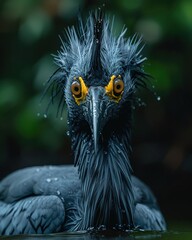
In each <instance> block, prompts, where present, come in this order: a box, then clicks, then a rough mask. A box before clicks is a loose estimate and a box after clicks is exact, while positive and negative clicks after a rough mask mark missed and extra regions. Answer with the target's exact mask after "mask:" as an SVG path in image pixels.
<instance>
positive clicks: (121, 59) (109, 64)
mask: <svg viewBox="0 0 192 240" xmlns="http://www.w3.org/2000/svg"><path fill="white" fill-rule="evenodd" d="M113 21H114V19H113V20H111V19H110V18H108V17H106V16H104V14H103V13H102V11H101V10H99V11H98V12H96V13H91V14H90V15H89V17H88V19H87V21H86V23H85V24H83V21H82V19H81V18H80V19H79V27H78V28H77V29H75V27H74V26H72V27H71V28H68V29H67V30H66V37H67V41H66V42H64V41H63V40H62V38H60V39H61V48H60V50H59V51H58V52H57V55H53V56H54V60H55V63H56V65H57V66H58V67H59V68H58V69H57V71H55V73H54V74H53V75H52V76H51V77H50V79H49V80H48V82H47V88H46V90H45V92H46V91H48V90H49V89H51V88H52V90H51V94H52V97H51V100H50V102H49V104H48V107H47V111H48V109H49V106H50V105H51V103H52V102H53V100H54V99H55V98H56V97H57V96H58V95H59V96H60V101H59V105H58V111H57V115H60V116H62V112H63V106H64V101H65V99H64V89H65V86H66V82H67V81H69V80H70V79H73V77H74V76H83V77H84V78H85V79H87V81H88V82H90V81H89V77H88V76H91V77H97V76H96V75H98V76H99V77H97V78H98V79H99V81H100V82H99V83H98V84H102V83H103V82H105V84H107V83H108V81H109V79H110V76H111V75H113V74H114V75H116V74H121V75H125V76H128V77H127V78H126V77H125V78H124V81H127V83H128V84H129V88H128V89H132V90H134V89H135V88H137V87H140V86H141V87H146V79H147V78H148V77H149V75H148V74H146V73H145V72H144V70H143V62H144V61H145V60H146V58H145V57H142V55H141V51H142V49H143V46H141V43H142V38H141V37H138V35H134V36H133V37H132V38H128V39H126V38H125V34H126V32H127V29H126V28H123V29H122V31H121V33H120V34H119V36H117V37H115V36H114V35H113ZM140 46H141V47H140Z"/></svg>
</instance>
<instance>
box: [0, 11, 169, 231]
mask: <svg viewBox="0 0 192 240" xmlns="http://www.w3.org/2000/svg"><path fill="white" fill-rule="evenodd" d="M112 29H113V22H112V24H111V20H110V19H108V18H106V17H104V16H103V14H102V13H101V12H98V13H96V14H91V15H90V16H89V18H88V20H87V22H86V24H85V26H84V24H83V22H82V21H81V20H80V23H79V28H78V30H75V28H74V27H72V28H69V29H68V30H67V32H66V33H67V40H68V41H67V43H66V42H63V41H62V46H61V49H60V51H58V54H57V55H55V56H54V59H55V62H56V64H57V65H58V69H57V71H56V72H55V73H54V74H53V75H52V76H51V78H50V79H49V81H48V85H47V89H46V92H47V91H48V90H49V89H51V94H52V98H51V101H50V103H49V104H48V107H49V105H50V104H51V103H53V101H54V99H55V98H56V97H57V96H58V95H59V96H60V100H59V105H58V114H62V110H63V106H64V103H65V102H66V104H67V108H68V121H69V132H70V137H71V142H72V149H73V152H74V162H75V166H76V167H64V166H62V167H40V168H29V169H24V170H20V171H18V172H16V173H13V174H11V175H10V176H8V177H7V178H5V179H4V180H3V181H2V182H1V183H0V234H18V233H48V232H59V231H63V230H67V231H72V230H86V229H89V228H90V227H95V228H97V227H99V226H100V225H105V226H106V227H107V228H114V227H116V228H124V229H134V228H135V227H138V228H142V229H147V230H164V229H165V228H166V225H165V222H164V219H163V216H162V214H161V212H160V211H159V208H158V206H157V203H156V200H155V198H154V196H153V194H152V193H151V191H150V190H149V189H148V187H147V186H146V185H144V184H143V183H142V182H140V181H139V180H138V179H137V178H135V177H133V176H132V169H131V166H130V157H131V143H130V142H131V122H132V117H131V116H132V104H133V96H134V92H135V90H136V89H137V87H139V86H144V87H145V85H146V84H145V79H146V78H147V74H146V73H145V72H144V70H143V62H144V61H145V59H146V58H144V57H142V55H141V50H142V47H140V44H141V39H140V38H139V39H138V38H137V37H136V36H134V37H133V38H131V39H128V40H127V39H126V38H125V33H126V29H123V30H122V32H121V33H120V34H119V36H117V37H114V36H113V34H112ZM112 75H117V76H118V75H121V78H122V79H123V82H124V90H123V93H122V96H121V99H120V101H119V102H118V103H117V102H115V101H113V100H112V99H110V98H109V96H108V95H107V94H106V92H105V86H106V85H108V83H109V80H110V78H111V76H112ZM78 77H82V78H83V79H84V82H85V84H86V86H87V87H88V89H89V90H88V94H87V95H86V99H85V100H84V101H83V102H82V103H81V104H79V105H78V104H76V103H75V101H74V96H73V94H72V93H71V84H72V82H73V81H74V78H78ZM93 119H94V121H93ZM95 124H97V127H98V128H96V125H95ZM96 130H97V131H96ZM52 206H53V207H52Z"/></svg>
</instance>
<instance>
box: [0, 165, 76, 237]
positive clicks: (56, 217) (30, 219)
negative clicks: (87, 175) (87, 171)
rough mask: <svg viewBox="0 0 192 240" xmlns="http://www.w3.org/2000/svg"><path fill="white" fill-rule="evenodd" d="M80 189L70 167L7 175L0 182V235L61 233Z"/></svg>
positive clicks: (33, 170) (35, 168) (27, 169)
mask: <svg viewBox="0 0 192 240" xmlns="http://www.w3.org/2000/svg"><path fill="white" fill-rule="evenodd" d="M79 189H80V187H79V179H78V175H77V171H76V169H74V168H73V167H69V166H68V167H64V166H63V167H62V166H59V167H51V166H50V167H32V168H26V169H22V170H19V171H16V172H14V173H12V174H10V175H9V176H7V177H6V178H5V179H3V180H2V181H1V182H0V235H3V234H6V235H10V234H23V233H25V234H27V233H51V232H57V231H60V230H62V229H63V227H64V223H65V222H66V221H67V220H66V219H67V218H66V217H68V216H67V215H70V211H71V206H73V201H75V199H77V197H78V192H79ZM66 211H67V212H66Z"/></svg>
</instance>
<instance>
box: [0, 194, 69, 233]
mask: <svg viewBox="0 0 192 240" xmlns="http://www.w3.org/2000/svg"><path fill="white" fill-rule="evenodd" d="M64 220H65V208H64V204H63V202H62V201H61V199H60V198H58V197H57V196H36V197H28V198H25V199H22V200H19V201H17V202H14V203H10V204H7V203H5V202H1V201H0V235H18V234H35V233H51V232H58V231H59V230H61V229H62V227H63V226H62V225H63V224H64Z"/></svg>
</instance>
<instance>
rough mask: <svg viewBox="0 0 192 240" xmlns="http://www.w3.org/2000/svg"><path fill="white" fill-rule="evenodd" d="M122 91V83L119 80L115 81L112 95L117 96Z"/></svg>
mask: <svg viewBox="0 0 192 240" xmlns="http://www.w3.org/2000/svg"><path fill="white" fill-rule="evenodd" d="M123 89H124V83H123V81H122V80H121V79H117V80H115V81H114V83H113V93H114V95H115V96H119V95H120V94H121V93H122V91H123Z"/></svg>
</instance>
